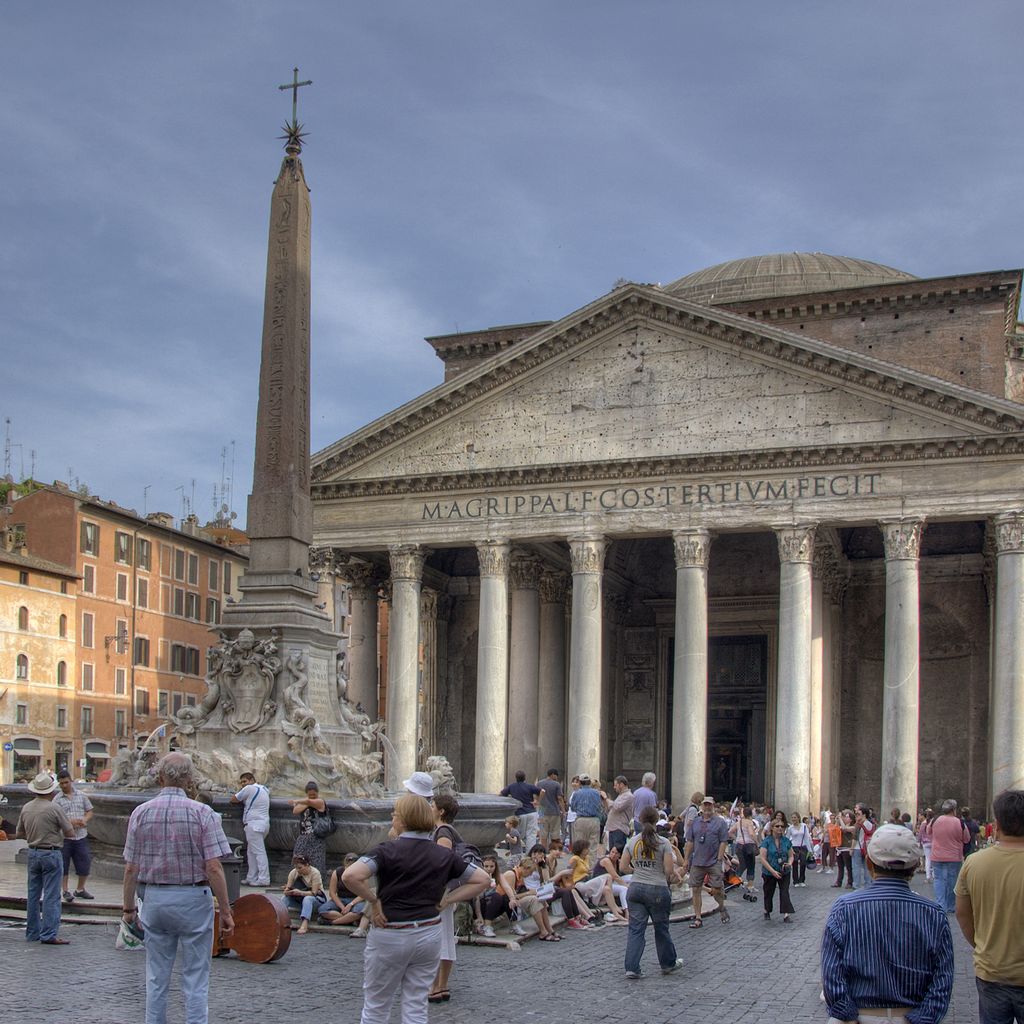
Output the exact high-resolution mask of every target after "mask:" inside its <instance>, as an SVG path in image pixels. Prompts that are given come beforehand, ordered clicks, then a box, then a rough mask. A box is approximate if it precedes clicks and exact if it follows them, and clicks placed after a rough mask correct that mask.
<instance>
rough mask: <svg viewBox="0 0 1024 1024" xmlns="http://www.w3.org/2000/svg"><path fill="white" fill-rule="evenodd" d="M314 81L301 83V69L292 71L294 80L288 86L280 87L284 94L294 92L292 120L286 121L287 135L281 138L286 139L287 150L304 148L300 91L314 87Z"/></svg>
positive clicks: (309, 79)
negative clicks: (299, 112) (306, 86)
mask: <svg viewBox="0 0 1024 1024" xmlns="http://www.w3.org/2000/svg"><path fill="white" fill-rule="evenodd" d="M312 84H313V79H312V78H307V79H306V81H305V82H300V81H299V69H298V68H293V69H292V80H291V82H289V83H288V84H287V85H279V86H278V89H280V90H281V91H282V92H283V91H284V90H285V89H291V91H292V119H291V121H286V122H285V125H284V131H285V134H284V135H282V136H281V138H282V139H285V140H286V142H285V149H288V147H289V146H295V147H296V148H297V149H301V148H302V140H303V139H304V138H305V132H303V130H302V127H303V126H302V125H301V124H299V117H298V110H299V89H301V88H302V87H303V86H304V85H312Z"/></svg>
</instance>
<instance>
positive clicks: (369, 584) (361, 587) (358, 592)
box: [338, 562, 381, 601]
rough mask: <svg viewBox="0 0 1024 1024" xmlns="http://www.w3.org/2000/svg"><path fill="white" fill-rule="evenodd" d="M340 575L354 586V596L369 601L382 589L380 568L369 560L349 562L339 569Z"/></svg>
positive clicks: (356, 598)
mask: <svg viewBox="0 0 1024 1024" xmlns="http://www.w3.org/2000/svg"><path fill="white" fill-rule="evenodd" d="M338 576H339V577H340V578H341V579H343V580H344V581H345V582H346V583H348V584H349V586H350V587H351V588H352V597H353V598H354V599H355V600H357V601H367V600H369V599H370V598H372V597H376V595H377V591H378V590H380V582H381V575H380V569H378V568H377V566H375V565H371V564H370V563H369V562H349V563H348V564H347V565H344V566H342V567H341V568H340V569H339V570H338Z"/></svg>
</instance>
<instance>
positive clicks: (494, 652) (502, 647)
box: [474, 541, 509, 793]
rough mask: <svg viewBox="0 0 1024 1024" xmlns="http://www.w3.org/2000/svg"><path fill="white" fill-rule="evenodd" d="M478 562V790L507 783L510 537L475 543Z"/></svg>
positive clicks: (496, 789) (493, 790)
mask: <svg viewBox="0 0 1024 1024" xmlns="http://www.w3.org/2000/svg"><path fill="white" fill-rule="evenodd" d="M476 553H477V557H478V558H479V560H480V628H479V634H478V637H479V639H478V643H479V653H478V656H477V683H476V771H475V775H474V788H475V789H476V791H477V792H478V793H497V792H499V791H500V790H501V789H502V787H503V786H504V785H505V781H506V780H505V739H506V734H507V726H508V553H509V547H508V543H507V542H506V541H484V542H482V543H480V544H477V546H476Z"/></svg>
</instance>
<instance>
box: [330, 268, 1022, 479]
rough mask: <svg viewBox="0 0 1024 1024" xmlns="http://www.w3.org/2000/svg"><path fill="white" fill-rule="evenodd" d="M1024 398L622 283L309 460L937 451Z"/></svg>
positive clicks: (442, 464)
mask: <svg viewBox="0 0 1024 1024" xmlns="http://www.w3.org/2000/svg"><path fill="white" fill-rule="evenodd" d="M1021 430H1024V407H1022V406H1020V405H1018V404H1016V403H1013V402H1009V401H1005V400H1001V399H997V398H993V397H991V396H987V395H984V394H981V393H979V392H975V391H971V390H969V389H966V388H960V387H957V386H956V385H953V384H948V383H946V382H944V381H940V380H939V379H937V378H932V377H929V376H927V375H925V374H921V373H917V372H915V371H911V370H906V369H903V368H900V367H897V366H894V365H892V364H888V363H883V362H881V361H879V360H873V359H870V358H867V357H863V356H859V355H856V354H854V353H851V352H848V351H846V350H843V349H840V348H837V347H835V346H831V345H828V344H826V343H824V342H820V341H818V340H816V339H813V338H807V337H804V336H802V335H795V334H793V333H790V332H787V331H783V330H779V329H777V328H773V327H769V326H765V325H762V324H759V323H752V322H750V321H748V320H747V319H745V318H743V317H739V316H736V315H734V314H731V313H727V312H724V311H721V310H718V309H711V308H708V307H705V306H700V305H696V304H694V303H689V302H685V301H682V300H678V299H675V298H674V297H672V296H669V295H666V294H665V293H664V292H662V291H661V290H660V289H655V288H648V287H643V286H638V285H628V286H625V287H624V288H620V289H617V290H616V291H614V292H612V293H610V294H609V295H608V296H605V297H604V298H603V299H601V300H598V301H597V302H595V303H592V304H591V305H590V306H588V307H586V308H585V309H583V310H580V311H578V312H577V313H574V314H572V315H571V316H569V317H566V318H565V319H564V320H562V321H559V322H557V323H555V324H552V325H550V326H548V327H546V328H544V329H543V330H541V331H539V332H538V333H537V334H536V335H535V336H533V337H532V338H530V339H527V340H525V341H523V342H521V343H520V344H519V345H517V346H515V347H514V348H512V349H509V350H508V351H506V352H504V353H502V354H500V355H498V356H495V357H494V358H492V359H490V360H488V361H487V362H486V363H483V364H482V365H481V366H479V367H478V368H476V369H475V370H472V371H470V372H468V373H466V374H464V375H462V376H460V377H457V378H454V379H453V380H450V381H448V382H446V383H445V384H443V385H441V386H440V387H438V388H435V389H434V390H433V391H430V392H427V393H426V394H425V395H423V396H421V397H420V398H418V399H416V400H415V401H413V402H410V403H408V404H407V405H406V406H403V407H402V408H401V409H398V410H396V411H395V412H394V413H391V414H389V415H388V416H385V417H382V418H381V419H380V420H378V421H376V422H375V423H372V424H370V425H369V426H367V427H365V428H363V429H362V430H360V431H358V432H356V433H355V434H352V435H350V436H349V437H347V438H343V439H342V440H341V441H339V442H337V443H336V444H334V445H332V446H330V447H329V448H326V449H324V450H323V451H322V452H319V453H317V454H316V455H315V456H314V484H315V485H316V484H321V485H323V484H330V483H335V482H336V483H341V482H344V481H349V482H352V483H356V482H358V481H365V482H369V481H374V480H376V481H388V480H393V481H394V480H398V479H409V478H437V477H443V476H446V475H449V474H465V473H474V474H476V473H484V474H486V473H494V472H498V471H502V472H504V473H506V474H507V473H508V472H515V471H517V470H522V471H527V470H529V471H531V472H535V471H537V470H541V469H544V468H545V467H546V468H547V469H548V470H549V471H557V470H558V468H559V467H579V466H588V465H589V466H596V465H603V464H609V463H615V462H620V461H622V460H631V461H633V460H656V461H664V460H688V459H692V458H695V457H701V458H708V457H715V456H721V457H725V456H726V455H729V454H732V455H737V454H738V453H739V454H746V455H747V456H748V457H749V456H752V455H754V456H756V455H757V454H758V453H763V454H765V455H768V454H770V453H776V454H778V453H782V452H786V451H795V450H807V449H821V450H826V449H849V448H852V447H856V446H864V445H875V446H878V445H897V446H899V445H907V444H913V445H928V444H939V443H941V442H942V441H944V440H948V439H952V438H961V439H979V440H980V439H984V438H992V437H1005V436H1006V435H1008V434H1012V433H1016V432H1018V431H1021Z"/></svg>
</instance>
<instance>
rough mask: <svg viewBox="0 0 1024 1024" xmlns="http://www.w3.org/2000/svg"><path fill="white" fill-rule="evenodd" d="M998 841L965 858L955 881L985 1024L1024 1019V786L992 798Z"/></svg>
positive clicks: (959, 918) (958, 915)
mask: <svg viewBox="0 0 1024 1024" xmlns="http://www.w3.org/2000/svg"><path fill="white" fill-rule="evenodd" d="M992 806H993V810H994V812H995V818H996V827H995V834H996V839H997V842H996V845H995V846H990V847H988V848H987V849H984V850H981V851H979V852H978V853H975V854H972V855H971V856H970V857H968V858H967V859H966V860H965V861H964V865H963V867H962V868H961V869H960V875H959V877H958V878H957V882H956V888H955V890H954V891H955V893H956V919H957V922H958V924H959V925H960V930H961V931H962V932H963V933H964V938H965V939H967V941H968V942H969V943H970V944H971V945H972V946H973V947H974V973H975V975H976V976H977V977H976V979H975V980H976V983H977V986H978V1004H979V1007H980V1012H981V1020H982V1024H1003V1022H1006V1024H1010V1022H1012V1021H1013V1019H1014V1016H1016V1019H1017V1020H1018V1021H1024V956H1022V955H1021V950H1022V946H1021V922H1022V921H1024V790H1021V789H1007V790H1004V791H1003V792H1002V793H1000V794H999V796H997V797H996V798H995V800H994V801H993V805H992Z"/></svg>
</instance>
